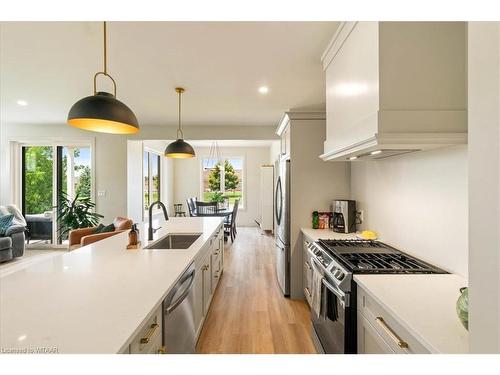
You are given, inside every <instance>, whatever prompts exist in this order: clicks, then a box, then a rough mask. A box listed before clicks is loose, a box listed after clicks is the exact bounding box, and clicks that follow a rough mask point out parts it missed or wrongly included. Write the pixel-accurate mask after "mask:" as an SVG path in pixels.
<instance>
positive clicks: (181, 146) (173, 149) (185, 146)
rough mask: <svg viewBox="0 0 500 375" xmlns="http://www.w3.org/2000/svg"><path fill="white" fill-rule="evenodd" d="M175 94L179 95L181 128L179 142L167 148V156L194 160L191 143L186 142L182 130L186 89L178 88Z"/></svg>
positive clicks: (178, 134) (178, 133)
mask: <svg viewBox="0 0 500 375" xmlns="http://www.w3.org/2000/svg"><path fill="white" fill-rule="evenodd" d="M175 92H176V93H178V94H179V128H178V129H177V140H176V141H174V142H172V143H170V144H169V145H168V146H167V148H166V149H165V156H166V157H167V158H176V159H187V158H194V157H195V153H194V149H193V147H191V145H190V144H189V143H187V142H185V141H184V134H183V133H182V130H181V94H182V93H183V92H184V89H183V88H182V87H176V88H175Z"/></svg>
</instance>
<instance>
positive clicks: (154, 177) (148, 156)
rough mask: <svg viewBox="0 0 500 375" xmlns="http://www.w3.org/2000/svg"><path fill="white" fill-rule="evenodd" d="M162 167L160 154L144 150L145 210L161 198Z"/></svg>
mask: <svg viewBox="0 0 500 375" xmlns="http://www.w3.org/2000/svg"><path fill="white" fill-rule="evenodd" d="M160 168H161V160H160V155H158V154H156V153H154V152H151V151H144V156H143V170H144V210H145V211H147V210H148V209H149V205H150V204H151V203H153V202H156V201H159V200H160V199H161V193H160V192H161V183H160ZM158 208H159V207H158Z"/></svg>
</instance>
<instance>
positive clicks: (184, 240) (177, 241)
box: [144, 233, 201, 250]
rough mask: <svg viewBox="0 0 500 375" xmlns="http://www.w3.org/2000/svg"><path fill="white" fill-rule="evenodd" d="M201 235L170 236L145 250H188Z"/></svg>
mask: <svg viewBox="0 0 500 375" xmlns="http://www.w3.org/2000/svg"><path fill="white" fill-rule="evenodd" d="M200 236H201V233H190V234H180V233H179V234H177V233H176V234H168V235H166V236H165V237H162V238H160V239H159V240H157V241H155V242H153V243H152V244H151V245H149V246H146V247H145V248H144V249H162V250H163V249H164V250H168V249H187V248H189V247H190V246H191V245H192V244H193V243H194V242H195V241H196V240H197V239H198V238H200Z"/></svg>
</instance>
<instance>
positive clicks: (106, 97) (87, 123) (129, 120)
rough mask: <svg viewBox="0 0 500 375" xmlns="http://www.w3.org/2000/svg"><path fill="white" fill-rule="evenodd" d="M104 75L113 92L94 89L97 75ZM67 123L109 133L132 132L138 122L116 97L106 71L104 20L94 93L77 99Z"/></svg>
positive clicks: (137, 125)
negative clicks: (101, 59) (101, 55)
mask: <svg viewBox="0 0 500 375" xmlns="http://www.w3.org/2000/svg"><path fill="white" fill-rule="evenodd" d="M101 74H102V75H104V76H106V77H108V78H109V79H111V82H113V87H114V90H113V94H110V93H108V92H103V91H97V90H96V81H97V76H99V75H101ZM68 124H69V125H71V126H74V127H75V128H79V129H84V130H90V131H94V132H100V133H111V134H134V133H137V132H138V131H139V123H138V121H137V118H136V117H135V115H134V112H132V110H131V109H130V108H129V107H127V106H126V105H125V104H124V103H122V102H121V101H119V100H118V99H116V82H115V80H114V79H113V77H111V76H110V75H109V74H108V71H107V43H106V22H104V71H102V72H97V73H96V74H95V75H94V95H91V96H87V97H85V98H83V99H80V100H79V101H77V102H76V103H75V104H73V106H72V107H71V109H70V110H69V114H68Z"/></svg>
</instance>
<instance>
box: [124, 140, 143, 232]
mask: <svg viewBox="0 0 500 375" xmlns="http://www.w3.org/2000/svg"><path fill="white" fill-rule="evenodd" d="M142 152H143V144H142V141H127V217H129V218H131V219H132V220H134V223H140V222H142V220H143V216H144V209H143V202H142V198H143V197H142V194H143V187H144V184H143V179H142V176H143V170H142V168H143V160H142V155H143V154H142Z"/></svg>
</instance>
